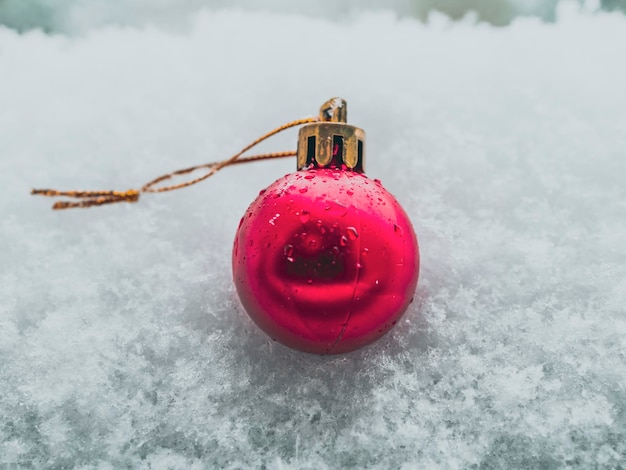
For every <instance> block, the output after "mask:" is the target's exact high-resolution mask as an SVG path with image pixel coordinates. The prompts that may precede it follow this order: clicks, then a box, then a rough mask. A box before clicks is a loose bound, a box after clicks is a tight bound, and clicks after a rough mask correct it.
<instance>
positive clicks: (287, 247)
mask: <svg viewBox="0 0 626 470" xmlns="http://www.w3.org/2000/svg"><path fill="white" fill-rule="evenodd" d="M283 253H284V254H285V256H288V257H289V256H293V245H285V248H284V249H283Z"/></svg>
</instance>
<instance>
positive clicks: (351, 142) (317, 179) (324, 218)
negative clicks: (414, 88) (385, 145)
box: [233, 99, 419, 354]
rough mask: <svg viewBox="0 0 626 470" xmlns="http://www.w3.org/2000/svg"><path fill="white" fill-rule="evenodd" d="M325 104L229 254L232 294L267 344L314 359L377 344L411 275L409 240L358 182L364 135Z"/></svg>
mask: <svg viewBox="0 0 626 470" xmlns="http://www.w3.org/2000/svg"><path fill="white" fill-rule="evenodd" d="M345 122H346V103H345V102H344V101H343V100H338V99H334V100H330V101H329V102H327V103H326V104H325V105H324V106H323V107H322V112H321V122H319V123H314V124H309V125H307V126H305V127H303V128H302V129H301V130H300V136H299V139H298V152H297V153H298V155H297V156H298V167H299V170H298V171H297V172H295V173H291V174H289V175H286V176H284V177H282V178H280V179H279V180H277V181H276V182H275V183H274V184H272V185H271V186H269V187H268V188H267V189H265V190H263V191H261V192H260V194H259V196H258V197H257V199H256V200H255V201H254V202H253V203H252V204H251V205H250V207H249V208H248V210H247V212H246V214H245V215H244V217H243V218H242V219H241V223H240V224H239V228H238V230H237V234H236V237H235V244H234V249H233V275H234V280H235V285H236V287H237V292H238V293H239V297H240V299H241V302H242V304H243V306H244V307H245V309H246V311H247V312H248V314H249V315H250V317H251V318H252V319H253V320H254V321H255V322H256V323H257V324H258V325H259V326H260V327H261V329H263V330H264V331H265V332H266V333H267V334H268V335H269V336H270V337H271V338H272V339H274V340H276V341H279V342H281V343H283V344H285V345H287V346H289V347H291V348H294V349H298V350H301V351H306V352H311V353H317V354H338V353H345V352H349V351H352V350H355V349H358V348H360V347H362V346H365V345H367V344H369V343H371V342H372V341H374V340H376V339H378V338H380V337H381V336H382V335H383V334H385V332H387V331H388V330H389V329H390V328H391V327H392V326H393V325H395V324H396V322H397V321H398V319H399V318H400V317H401V316H402V314H403V313H404V312H405V310H406V309H407V307H408V305H409V303H410V302H411V300H412V297H413V294H414V292H415V287H416V284H417V277H418V271H419V252H418V245H417V239H416V237H415V232H414V230H413V227H412V225H411V222H410V221H409V218H408V217H407V215H406V213H405V212H404V210H403V209H402V207H400V205H399V204H398V202H397V201H396V200H395V198H394V197H393V196H392V195H391V194H390V193H389V192H387V191H386V190H385V189H384V188H383V187H382V185H381V184H380V182H379V181H377V180H370V179H369V178H367V177H366V176H365V175H364V174H363V162H364V147H365V133H364V132H363V131H362V130H361V129H358V128H355V127H353V126H349V125H347V124H346V123H345Z"/></svg>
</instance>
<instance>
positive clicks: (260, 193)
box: [259, 189, 267, 196]
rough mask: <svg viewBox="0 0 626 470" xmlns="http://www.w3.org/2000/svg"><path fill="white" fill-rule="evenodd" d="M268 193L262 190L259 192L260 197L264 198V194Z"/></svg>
mask: <svg viewBox="0 0 626 470" xmlns="http://www.w3.org/2000/svg"><path fill="white" fill-rule="evenodd" d="M266 192H267V189H262V190H261V191H259V196H262V195H263V194H265V193H266Z"/></svg>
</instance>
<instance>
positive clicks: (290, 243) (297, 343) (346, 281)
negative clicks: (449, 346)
mask: <svg viewBox="0 0 626 470" xmlns="http://www.w3.org/2000/svg"><path fill="white" fill-rule="evenodd" d="M346 117H347V108H346V102H345V101H344V100H341V99H339V98H334V99H331V100H329V101H327V102H326V103H325V104H324V105H323V106H322V108H321V112H320V116H319V118H304V119H299V120H296V121H292V122H289V123H287V124H284V125H283V126H280V127H278V128H276V129H274V130H272V131H270V132H268V133H267V134H265V135H263V136H261V137H260V138H258V139H257V140H255V141H254V142H252V143H251V144H250V145H248V146H246V147H245V148H244V149H243V150H241V151H240V152H238V153H236V154H235V155H233V156H232V157H230V158H228V159H226V160H222V161H219V162H213V163H206V164H202V165H196V166H192V167H188V168H184V169H181V170H177V171H175V172H173V173H169V174H166V175H162V176H159V177H157V178H155V179H153V180H152V181H149V182H148V183H146V184H145V185H143V186H142V187H141V188H139V189H128V190H125V191H115V190H104V191H101V190H96V191H76V190H73V191H59V190H56V189H33V190H32V194H37V195H42V196H49V197H58V196H62V197H66V198H70V200H63V201H57V202H56V203H55V204H54V205H53V206H52V207H53V208H54V209H70V208H77V207H92V206H101V205H108V204H116V203H122V202H137V201H138V200H139V197H140V195H141V194H144V193H161V192H166V191H174V190H177V189H181V188H185V187H188V186H191V185H193V184H196V183H199V182H201V181H204V180H205V179H207V178H209V177H210V176H212V175H214V174H215V173H216V172H217V171H219V170H221V169H222V168H224V167H226V166H229V165H233V164H237V163H245V162H252V161H258V160H262V159H268V158H282V157H291V156H293V155H296V156H297V158H298V170H299V171H297V172H296V173H292V174H289V175H287V176H284V177H282V178H280V179H279V180H278V181H276V182H275V183H274V184H272V185H271V186H270V187H269V188H267V189H266V190H263V191H261V193H260V194H259V197H258V198H257V199H256V200H255V201H254V202H253V203H252V204H251V205H250V207H249V208H248V211H247V212H246V215H245V216H244V217H243V218H242V219H241V223H240V224H239V228H238V229H237V235H236V237H235V245H234V249H233V275H234V280H235V285H236V287H237V292H238V293H239V297H240V298H241V303H242V304H243V306H244V307H245V309H246V310H247V312H248V313H249V314H250V317H252V319H253V320H254V321H255V322H256V323H257V324H258V325H259V326H260V327H261V328H262V329H263V330H264V331H265V332H266V333H267V334H268V335H270V337H272V338H273V339H275V340H276V341H280V342H281V343H283V344H285V345H287V346H289V347H292V348H294V349H299V350H301V351H306V352H311V353H317V354H339V353H345V352H348V351H352V350H355V349H358V348H360V347H362V346H365V345H366V344H369V343H371V342H372V341H375V340H376V339H378V338H380V337H381V336H382V335H383V334H385V332H386V331H387V330H389V329H390V328H391V327H392V326H393V325H394V324H395V323H396V322H397V321H398V319H399V318H400V317H401V316H402V314H403V313H404V311H405V310H406V308H407V306H408V305H409V303H411V300H412V297H413V293H414V292H415V287H416V284H417V277H418V272H419V252H418V246H417V239H416V237H415V232H414V231H413V227H412V226H411V222H410V221H409V218H408V217H407V215H406V214H405V212H404V211H403V210H402V207H400V205H399V204H398V202H397V201H396V200H395V199H394V197H393V196H392V195H391V194H389V193H388V192H387V191H386V190H385V189H384V188H383V187H382V185H381V184H380V181H377V180H373V181H372V180H370V179H369V178H367V177H366V176H365V175H364V174H363V162H364V153H365V132H364V131H363V130H362V129H359V128H357V127H354V126H350V125H348V124H346ZM303 124H307V125H306V126H304V127H302V128H301V129H300V135H299V138H298V150H297V151H296V152H293V151H287V152H274V153H265V154H258V155H252V156H246V157H244V156H243V155H244V154H245V153H246V152H247V151H248V150H250V149H251V148H253V147H254V146H256V145H257V144H258V143H260V142H262V141H263V140H265V139H267V138H268V137H271V136H272V135H276V134H277V133H279V132H281V131H283V130H285V129H288V128H290V127H294V126H300V125H303ZM197 170H206V173H205V174H204V175H202V176H199V177H197V178H195V179H191V180H189V181H186V182H182V183H178V184H172V185H170V186H163V185H162V183H163V182H165V181H168V180H171V179H174V178H177V177H179V176H181V175H188V174H191V173H193V172H195V171H197Z"/></svg>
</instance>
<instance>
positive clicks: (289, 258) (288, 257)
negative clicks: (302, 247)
mask: <svg viewBox="0 0 626 470" xmlns="http://www.w3.org/2000/svg"><path fill="white" fill-rule="evenodd" d="M287 261H289V262H290V263H293V262H294V261H295V260H294V259H293V258H292V257H291V256H287Z"/></svg>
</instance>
